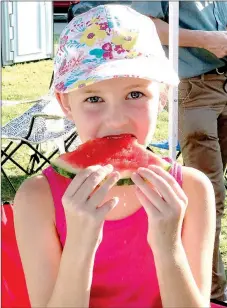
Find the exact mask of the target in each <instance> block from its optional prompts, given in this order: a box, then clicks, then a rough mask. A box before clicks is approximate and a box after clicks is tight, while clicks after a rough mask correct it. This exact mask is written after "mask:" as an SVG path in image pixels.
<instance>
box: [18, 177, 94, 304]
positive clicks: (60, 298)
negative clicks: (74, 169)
mask: <svg viewBox="0 0 227 308" xmlns="http://www.w3.org/2000/svg"><path fill="white" fill-rule="evenodd" d="M37 187H39V189H37ZM14 208H15V214H14V221H15V231H16V236H17V242H18V247H19V251H20V255H21V259H22V264H23V268H24V272H25V277H26V282H27V287H28V292H29V297H30V302H31V306H32V307H42V308H43V307H88V303H89V295H90V294H89V291H90V280H91V271H90V269H91V268H92V267H93V254H92V253H90V254H89V253H88V250H86V247H83V249H82V245H81V246H80V243H78V242H77V243H75V242H73V241H72V240H68V241H66V245H65V249H64V251H63V253H62V247H61V244H60V242H59V238H58V235H57V233H56V228H55V211H54V205H53V201H52V196H51V192H50V190H49V185H48V183H47V180H46V179H45V177H43V176H39V177H34V178H31V179H29V180H27V181H25V182H24V183H23V185H22V186H21V187H20V189H19V190H18V192H17V194H16V197H15V206H14ZM78 247H81V249H78ZM85 251H86V253H85Z"/></svg>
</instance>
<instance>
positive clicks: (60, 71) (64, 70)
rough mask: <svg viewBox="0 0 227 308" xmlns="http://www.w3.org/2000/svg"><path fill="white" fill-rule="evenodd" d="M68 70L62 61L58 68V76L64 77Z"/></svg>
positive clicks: (64, 61)
mask: <svg viewBox="0 0 227 308" xmlns="http://www.w3.org/2000/svg"><path fill="white" fill-rule="evenodd" d="M67 70H68V64H67V62H66V59H64V60H63V62H62V64H61V66H60V68H59V75H61V76H62V75H64V74H65V73H66V72H67Z"/></svg>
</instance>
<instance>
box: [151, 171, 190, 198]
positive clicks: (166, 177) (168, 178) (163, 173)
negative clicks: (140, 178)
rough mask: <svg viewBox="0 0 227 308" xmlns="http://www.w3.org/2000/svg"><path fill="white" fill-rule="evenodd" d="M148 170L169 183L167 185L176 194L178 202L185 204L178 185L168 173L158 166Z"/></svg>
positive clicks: (182, 193) (182, 192) (183, 194)
mask: <svg viewBox="0 0 227 308" xmlns="http://www.w3.org/2000/svg"><path fill="white" fill-rule="evenodd" d="M148 168H149V169H150V170H152V171H154V172H155V173H156V174H158V175H160V176H161V177H162V178H163V179H164V180H166V182H168V183H169V185H170V186H171V187H172V189H173V190H174V192H175V193H176V194H177V196H178V198H179V199H180V200H182V201H184V202H187V196H186V195H185V193H184V191H183V189H182V188H181V186H180V185H179V183H178V182H177V181H176V180H175V178H174V177H173V176H172V175H171V174H169V173H168V172H166V171H165V170H163V169H162V168H160V167H158V166H154V165H151V166H149V167H148Z"/></svg>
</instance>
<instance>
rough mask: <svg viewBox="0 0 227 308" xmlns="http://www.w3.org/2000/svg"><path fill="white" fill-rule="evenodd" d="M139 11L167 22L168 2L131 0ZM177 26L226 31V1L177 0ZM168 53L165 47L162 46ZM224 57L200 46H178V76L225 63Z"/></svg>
mask: <svg viewBox="0 0 227 308" xmlns="http://www.w3.org/2000/svg"><path fill="white" fill-rule="evenodd" d="M131 7H132V8H133V9H135V10H137V11H138V12H140V13H142V14H144V15H149V16H153V17H156V18H160V19H162V20H164V21H165V22H168V21H169V2H168V1H141V2H138V1H136V2H132V5H131ZM179 26H180V28H184V29H189V30H203V31H226V30H227V1H180V2H179ZM163 48H164V49H165V52H166V55H167V56H168V52H169V51H168V46H163ZM226 62H227V57H225V58H223V59H218V58H217V57H216V56H215V55H214V54H212V53H210V52H209V51H208V50H206V49H203V48H191V47H190V48H188V47H187V48H186V47H179V77H180V78H189V77H193V76H198V75H201V74H203V73H206V72H209V71H210V70H213V69H215V68H218V67H221V66H224V65H225V63H226Z"/></svg>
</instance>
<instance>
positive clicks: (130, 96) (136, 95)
mask: <svg viewBox="0 0 227 308" xmlns="http://www.w3.org/2000/svg"><path fill="white" fill-rule="evenodd" d="M142 96H144V94H143V93H142V92H139V91H132V92H130V93H129V94H128V96H127V98H128V99H138V98H141V97H142Z"/></svg>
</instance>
